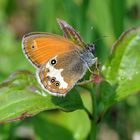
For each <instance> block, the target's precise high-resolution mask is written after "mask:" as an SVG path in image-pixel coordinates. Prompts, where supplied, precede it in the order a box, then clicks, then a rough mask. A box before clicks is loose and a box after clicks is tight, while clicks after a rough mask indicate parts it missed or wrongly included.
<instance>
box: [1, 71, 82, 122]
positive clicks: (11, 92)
mask: <svg viewBox="0 0 140 140" xmlns="http://www.w3.org/2000/svg"><path fill="white" fill-rule="evenodd" d="M82 108H83V103H82V100H81V98H80V95H79V94H78V93H77V92H76V91H75V89H73V90H71V92H69V93H68V94H67V95H66V96H65V97H55V96H51V95H49V94H47V93H45V91H43V90H42V89H41V88H40V86H39V85H38V83H37V81H36V78H35V77H34V75H32V74H31V73H30V72H28V71H18V72H15V73H13V74H12V75H11V76H10V77H9V78H8V79H7V80H6V81H4V82H3V83H1V84H0V122H1V123H2V122H8V121H14V120H17V119H23V118H24V117H27V116H33V115H35V114H37V113H39V112H40V111H43V110H52V109H62V110H64V111H73V110H76V109H82Z"/></svg>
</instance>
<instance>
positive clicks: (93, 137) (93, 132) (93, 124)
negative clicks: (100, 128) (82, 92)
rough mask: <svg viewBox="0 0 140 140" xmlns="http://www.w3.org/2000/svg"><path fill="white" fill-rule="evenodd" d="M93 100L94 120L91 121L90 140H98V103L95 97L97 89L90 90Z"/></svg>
mask: <svg viewBox="0 0 140 140" xmlns="http://www.w3.org/2000/svg"><path fill="white" fill-rule="evenodd" d="M90 94H91V98H92V114H93V115H92V116H93V120H91V132H90V140H96V132H97V122H96V118H97V103H96V96H95V87H94V88H93V87H92V88H91V90H90Z"/></svg>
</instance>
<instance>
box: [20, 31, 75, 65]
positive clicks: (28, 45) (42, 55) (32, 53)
mask: <svg viewBox="0 0 140 140" xmlns="http://www.w3.org/2000/svg"><path fill="white" fill-rule="evenodd" d="M22 42H23V50H24V52H25V55H26V56H27V57H28V58H29V59H30V60H31V62H32V63H33V64H34V65H36V66H37V67H40V66H41V65H42V64H43V63H44V62H46V61H47V60H48V59H50V58H52V57H54V56H56V55H59V54H62V53H66V52H69V51H72V50H76V49H77V47H78V46H77V45H75V44H74V43H73V42H72V41H70V40H68V39H66V38H64V37H61V36H57V35H52V34H45V33H31V34H29V35H25V36H24V37H23V41H22Z"/></svg>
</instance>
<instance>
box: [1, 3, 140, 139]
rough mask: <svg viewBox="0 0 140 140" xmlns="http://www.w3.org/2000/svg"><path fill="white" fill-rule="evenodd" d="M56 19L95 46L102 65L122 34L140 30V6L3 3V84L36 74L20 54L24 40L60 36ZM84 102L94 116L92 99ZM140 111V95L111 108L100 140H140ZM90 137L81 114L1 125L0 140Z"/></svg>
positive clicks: (58, 113) (53, 115) (45, 114)
mask: <svg viewBox="0 0 140 140" xmlns="http://www.w3.org/2000/svg"><path fill="white" fill-rule="evenodd" d="M56 18H61V19H64V20H65V21H67V22H68V23H69V24H70V25H72V26H73V27H74V28H75V29H76V30H77V31H78V32H79V33H80V34H81V36H82V37H83V39H84V40H85V42H87V43H90V42H91V43H92V42H95V44H96V50H97V52H96V53H97V54H96V55H97V56H98V57H99V60H100V63H101V64H104V63H105V62H106V60H107V58H108V55H109V53H110V49H111V46H112V45H113V43H114V42H115V40H116V39H117V38H118V37H119V36H120V34H121V33H122V32H123V31H125V30H128V29H129V28H132V27H137V26H139V24H140V1H139V0H30V1H29V0H0V81H3V80H4V79H6V77H7V76H8V75H9V74H10V73H12V72H14V71H16V70H22V69H27V70H31V71H32V72H35V69H34V68H33V67H32V66H31V64H30V63H29V62H28V61H27V60H26V58H25V56H24V55H23V53H22V49H21V39H22V36H23V35H24V34H25V33H28V32H31V31H38V32H39V31H42V32H52V33H55V34H59V35H62V31H61V30H60V28H59V26H58V24H57V22H56ZM104 36H106V37H104ZM82 98H83V100H84V101H85V103H86V106H87V108H88V109H89V110H91V104H90V98H89V94H83V95H82ZM139 108H140V95H139V94H137V96H131V97H129V98H127V100H125V101H123V102H121V103H119V104H117V105H115V106H113V107H112V108H111V110H109V111H108V113H107V114H106V115H105V118H104V120H103V123H102V124H101V125H100V130H99V131H98V133H97V136H98V140H110V139H111V140H140V121H139V119H140V111H139ZM79 116H80V119H79ZM89 131H90V122H89V120H88V117H87V115H86V114H85V112H83V111H81V110H78V111H74V112H71V113H64V112H62V111H46V112H42V113H40V114H39V115H37V116H35V117H33V118H27V119H25V120H23V121H17V122H13V123H9V124H5V125H0V140H17V139H18V140H22V139H26V140H62V139H64V140H86V139H88V135H89Z"/></svg>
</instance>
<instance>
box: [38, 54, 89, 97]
mask: <svg viewBox="0 0 140 140" xmlns="http://www.w3.org/2000/svg"><path fill="white" fill-rule="evenodd" d="M73 58H74V59H73ZM54 60H55V62H56V63H55V64H54V63H52V62H54ZM86 69H87V68H86V66H85V63H84V62H83V61H82V60H81V58H80V56H79V55H77V52H76V51H71V52H67V53H65V54H60V55H56V56H55V57H53V58H51V59H49V60H48V61H47V62H45V63H44V64H43V65H42V67H41V68H40V70H39V71H38V72H37V77H38V80H39V83H40V84H41V85H42V87H43V88H44V89H45V90H46V91H48V92H49V93H51V94H53V95H58V96H63V95H66V93H67V92H68V91H69V90H70V89H71V88H72V87H73V86H74V85H75V83H76V82H77V81H78V80H79V79H81V78H82V77H83V75H84V73H85V71H86Z"/></svg>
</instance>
